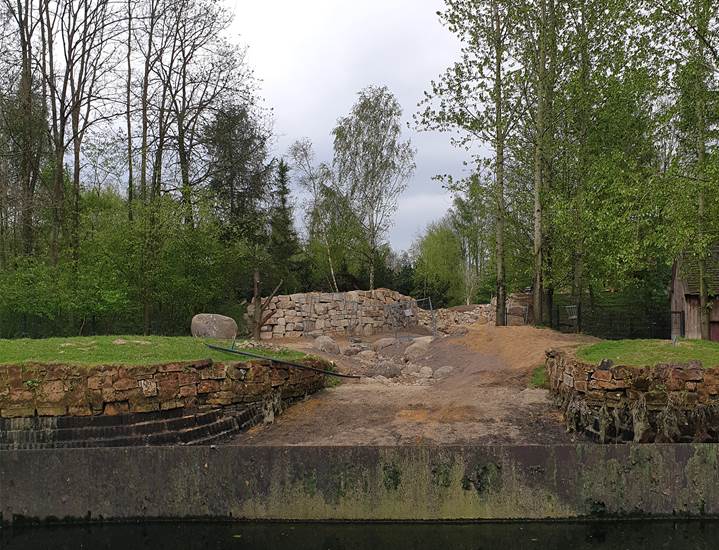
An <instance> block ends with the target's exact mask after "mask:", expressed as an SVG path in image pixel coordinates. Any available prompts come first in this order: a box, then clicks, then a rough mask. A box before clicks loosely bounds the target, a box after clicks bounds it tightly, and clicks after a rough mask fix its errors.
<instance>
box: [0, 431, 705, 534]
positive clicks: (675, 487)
mask: <svg viewBox="0 0 719 550" xmlns="http://www.w3.org/2000/svg"><path fill="white" fill-rule="evenodd" d="M0 512H1V513H2V520H3V521H4V522H6V523H12V522H17V523H19V522H22V521H23V520H33V519H34V520H51V519H59V520H83V521H84V520H87V521H92V520H129V519H144V520H148V519H157V518H166V519H170V518H215V519H233V520H240V519H256V520H264V519H285V520H326V519H332V520H447V519H453V520H458V519H465V520H478V519H510V518H517V519H519V518H525V519H526V518H529V519H539V518H576V517H603V516H637V515H647V516H719V446H718V445H715V444H703V445H700V444H696V445H694V444H676V445H611V446H610V445H593V444H584V445H556V446H476V447H439V446H432V447H284V448H277V447H243V446H217V447H133V448H122V449H67V450H47V451H2V452H0Z"/></svg>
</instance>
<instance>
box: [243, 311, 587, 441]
mask: <svg viewBox="0 0 719 550" xmlns="http://www.w3.org/2000/svg"><path fill="white" fill-rule="evenodd" d="M590 340H591V339H590V338H587V337H582V336H575V335H567V334H560V333H557V332H554V331H551V330H547V329H537V328H533V327H493V326H488V325H484V326H473V327H470V329H469V333H468V334H466V335H463V336H446V337H443V338H439V339H437V340H435V341H434V342H432V344H431V345H430V347H429V350H428V352H427V353H426V355H425V356H424V357H422V358H421V359H420V360H418V361H417V363H421V364H424V365H429V366H432V367H434V368H437V367H440V366H445V365H447V366H451V367H453V370H452V373H451V374H450V375H449V376H448V377H447V378H444V379H442V380H434V381H432V382H431V383H430V384H428V385H414V383H413V382H412V381H410V382H407V381H406V379H405V381H404V382H394V381H393V382H390V383H387V382H384V383H380V382H377V381H376V380H373V379H368V378H363V379H361V380H357V381H354V380H353V381H347V382H343V383H342V384H341V385H339V386H336V387H333V388H328V389H325V390H323V391H321V392H319V393H317V394H315V395H314V396H312V397H309V398H308V399H306V400H304V401H302V402H300V403H297V404H295V405H293V406H291V407H290V408H289V409H288V410H286V411H285V412H284V413H283V414H282V415H280V416H279V417H277V418H276V419H275V421H274V423H272V424H268V425H262V426H258V427H255V428H253V429H252V430H250V431H248V432H245V433H243V434H240V435H238V436H237V437H235V438H234V439H233V440H231V441H230V443H233V444H244V445H416V444H470V443H471V444H509V443H513V444H544V443H560V442H571V441H573V436H571V435H569V434H566V433H565V430H564V427H563V424H562V421H561V416H560V414H559V413H558V412H557V411H556V410H555V409H554V407H553V406H552V404H551V402H550V400H549V398H548V392H547V391H546V390H543V389H534V388H529V387H528V384H529V379H530V376H531V372H532V370H533V369H534V368H535V367H537V366H538V365H540V364H542V363H543V361H544V352H545V350H546V349H548V348H550V347H555V348H557V347H559V348H561V347H575V346H577V345H579V344H580V343H583V342H587V341H590ZM308 345H309V344H308V343H307V342H301V341H298V342H294V343H292V344H291V347H298V348H303V347H305V348H306V347H307V346H308ZM401 351H402V350H401V349H395V350H394V351H393V350H391V349H389V350H386V351H385V353H386V354H387V355H388V356H391V355H392V354H394V355H395V356H396V357H395V360H396V361H401V358H400V355H401ZM327 357H328V358H332V359H334V360H335V361H337V363H338V366H339V368H340V370H342V371H345V372H347V371H349V372H353V371H354V372H357V370H358V369H359V365H358V363H357V362H356V361H355V360H354V359H351V358H345V357H342V358H338V357H337V356H332V357H330V356H327Z"/></svg>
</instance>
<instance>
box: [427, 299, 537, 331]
mask: <svg viewBox="0 0 719 550" xmlns="http://www.w3.org/2000/svg"><path fill="white" fill-rule="evenodd" d="M531 303H532V295H531V294H529V293H516V294H511V295H510V296H509V298H508V299H507V324H508V325H510V326H517V325H525V324H527V323H531V321H532V306H531ZM496 311H497V299H496V298H492V301H491V302H490V303H489V304H473V305H467V306H456V307H450V308H441V309H436V310H434V312H432V311H429V310H420V312H419V318H420V324H421V325H422V326H424V327H427V328H429V329H431V328H432V327H433V325H434V326H436V328H437V330H438V331H439V332H444V333H450V332H452V331H453V330H454V329H456V328H457V327H464V326H468V325H473V324H475V323H489V324H494V322H495V315H496Z"/></svg>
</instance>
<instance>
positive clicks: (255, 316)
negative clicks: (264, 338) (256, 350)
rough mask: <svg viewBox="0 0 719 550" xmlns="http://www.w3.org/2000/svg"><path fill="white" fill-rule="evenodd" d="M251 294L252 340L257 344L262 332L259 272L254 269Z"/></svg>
mask: <svg viewBox="0 0 719 550" xmlns="http://www.w3.org/2000/svg"><path fill="white" fill-rule="evenodd" d="M253 283H254V284H253V293H252V306H253V311H252V338H254V339H255V340H257V341H258V342H259V340H260V338H261V332H262V295H261V292H260V270H259V269H255V273H254V277H253Z"/></svg>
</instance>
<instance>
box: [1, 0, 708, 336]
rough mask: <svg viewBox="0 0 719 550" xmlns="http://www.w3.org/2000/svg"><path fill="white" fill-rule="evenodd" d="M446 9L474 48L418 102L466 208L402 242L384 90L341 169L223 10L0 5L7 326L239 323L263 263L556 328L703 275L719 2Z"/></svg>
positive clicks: (587, 1) (307, 283) (369, 100)
mask: <svg viewBox="0 0 719 550" xmlns="http://www.w3.org/2000/svg"><path fill="white" fill-rule="evenodd" d="M445 4H446V5H445V8H444V9H443V10H442V11H441V12H440V13H439V14H438V16H439V18H440V20H441V22H442V23H443V24H444V25H445V26H446V28H447V31H448V32H451V33H453V34H454V35H456V37H457V39H458V40H459V41H460V42H461V44H462V51H461V56H460V58H459V59H458V60H457V62H456V63H455V64H454V65H452V66H451V67H448V68H447V70H446V72H444V73H443V74H440V75H438V77H437V78H436V80H434V81H433V82H431V83H428V84H427V90H426V92H425V94H424V99H423V100H422V101H421V102H420V103H419V105H418V106H417V107H416V109H415V108H414V107H413V110H414V111H415V112H414V113H412V112H410V113H408V114H410V115H411V114H414V121H413V123H412V126H413V127H414V128H416V129H418V130H422V131H425V130H426V131H442V132H447V134H448V139H451V140H452V141H453V143H454V144H455V145H456V146H457V147H460V148H463V149H465V150H466V152H467V166H466V167H457V171H456V173H453V174H446V175H438V177H437V179H438V180H439V182H438V185H440V184H442V185H444V186H445V187H446V188H447V192H449V193H452V194H453V196H454V206H453V208H452V209H451V211H450V212H449V213H448V214H447V216H446V217H445V218H443V219H442V220H438V221H437V222H435V223H433V224H431V225H430V226H429V227H428V228H427V229H426V231H425V232H424V234H423V235H422V236H421V237H419V238H418V239H417V241H416V243H415V244H414V245H413V247H412V249H411V250H409V251H405V252H397V251H393V250H391V248H390V246H389V244H388V238H387V235H388V230H389V228H390V226H391V224H392V219H393V215H394V212H395V211H396V208H397V203H398V200H399V198H400V196H401V194H402V192H403V191H404V190H405V188H406V187H407V185H408V183H409V182H410V181H411V178H412V175H413V171H414V153H415V152H414V150H413V147H412V145H411V144H410V143H409V141H407V140H406V139H404V138H403V135H402V134H403V129H404V126H403V124H404V123H403V122H402V121H403V120H404V119H403V112H402V108H401V106H400V105H399V103H398V102H397V100H396V98H395V97H394V96H393V95H392V93H391V92H390V91H389V90H388V89H387V88H385V87H382V86H368V87H367V88H365V89H363V90H361V91H360V92H359V93H358V95H357V97H356V98H355V99H356V101H355V104H354V106H353V108H352V110H351V111H350V112H349V113H344V114H343V113H336V115H337V116H338V117H339V118H338V120H337V124H336V126H335V127H334V128H333V129H331V128H328V129H327V131H328V134H329V135H330V136H331V138H332V140H333V143H334V155H333V158H331V159H317V158H316V156H315V153H314V152H313V148H312V144H311V143H310V142H309V141H308V140H306V139H298V141H297V142H296V143H295V144H294V145H293V146H292V147H291V148H290V150H289V151H285V152H281V153H277V152H276V151H275V148H274V145H273V144H274V141H273V128H272V118H271V113H270V109H269V106H267V105H265V103H264V102H263V100H262V98H261V97H260V95H261V94H260V91H259V90H260V87H259V85H258V82H257V80H256V78H255V77H254V75H253V71H252V68H251V67H250V66H249V65H248V63H247V61H246V58H245V48H244V46H243V45H242V44H239V43H237V42H235V41H233V40H232V39H230V38H229V37H230V34H229V32H228V30H229V25H230V22H231V19H232V15H233V14H232V13H230V12H229V11H228V10H227V9H226V7H225V5H224V3H223V2H221V1H219V0H122V1H119V0H117V1H115V0H113V1H111V0H0V66H1V70H0V336H3V337H16V336H47V335H52V334H92V333H105V332H115V333H123V332H128V333H130V332H145V333H166V334H173V333H183V332H186V331H187V329H188V326H189V319H190V317H191V316H192V315H193V314H194V313H197V312H200V311H214V312H218V313H225V314H229V315H232V316H233V317H235V318H236V319H238V321H239V320H241V317H242V313H243V312H244V308H245V305H244V304H245V302H246V301H247V300H248V299H250V298H251V297H252V293H253V276H254V273H255V272H259V273H260V274H261V280H262V291H263V293H264V294H269V293H270V292H271V291H272V290H273V289H277V290H278V292H282V293H291V292H298V291H306V290H333V291H341V290H349V289H355V288H375V287H381V286H386V287H391V288H395V289H397V290H399V291H400V292H403V293H407V294H413V295H415V296H417V297H424V296H429V297H431V298H432V300H433V301H434V302H435V303H436V304H439V305H455V304H461V303H472V302H477V301H488V300H489V299H490V298H491V297H492V296H499V297H500V298H501V297H503V296H506V294H507V293H509V292H512V291H516V290H522V289H525V288H534V289H536V290H537V292H535V293H534V297H535V303H534V310H535V312H538V313H539V315H538V318H539V319H544V320H545V321H546V319H547V316H548V315H549V312H551V311H552V307H553V301H554V300H555V296H558V295H559V294H569V295H571V296H574V297H578V298H580V299H581V297H582V296H585V295H589V294H592V293H598V292H602V291H606V290H612V291H621V290H626V289H634V290H635V291H636V292H639V293H641V294H643V295H647V296H650V295H654V294H657V293H658V294H662V293H664V292H665V289H666V286H667V284H668V282H669V274H670V270H671V265H672V262H673V260H674V259H675V258H676V257H677V255H679V254H688V255H691V256H693V257H694V258H695V259H696V260H697V261H698V262H699V265H700V268H701V269H702V270H703V271H702V273H705V271H706V269H705V267H704V266H705V262H706V260H707V257H708V254H709V251H710V248H711V245H712V243H714V242H716V241H717V228H718V227H717V225H718V223H719V222H718V220H719V216H718V215H717V214H719V212H718V211H717V210H718V206H719V203H718V201H717V199H718V197H719V193H717V191H718V190H719V186H718V185H717V182H718V177H719V157H717V148H716V145H717V129H719V94H718V92H717V82H718V81H719V6H717V5H715V3H713V2H712V1H711V0H655V1H651V2H650V1H647V2H643V1H629V0H610V1H607V0H569V1H565V2H558V1H556V0H483V1H476V0H446V2H445ZM420 93H421V90H418V96H419V95H420ZM406 107H407V106H405V108H406ZM300 137H301V136H297V138H300ZM293 191H294V193H293ZM297 219H301V220H302V221H303V223H302V224H296V223H295V220H297ZM706 294H707V290H706V285H705V288H704V292H703V296H704V300H706ZM705 311H706V308H705ZM502 318H503V300H502V299H500V300H498V319H499V322H500V323H501V320H502ZM707 319H708V313H707ZM707 323H708V321H707Z"/></svg>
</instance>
